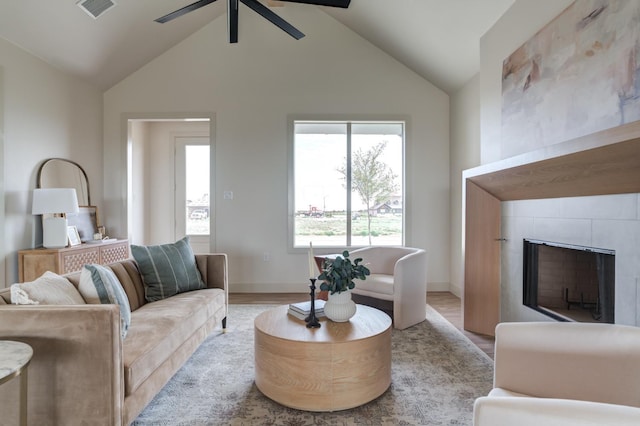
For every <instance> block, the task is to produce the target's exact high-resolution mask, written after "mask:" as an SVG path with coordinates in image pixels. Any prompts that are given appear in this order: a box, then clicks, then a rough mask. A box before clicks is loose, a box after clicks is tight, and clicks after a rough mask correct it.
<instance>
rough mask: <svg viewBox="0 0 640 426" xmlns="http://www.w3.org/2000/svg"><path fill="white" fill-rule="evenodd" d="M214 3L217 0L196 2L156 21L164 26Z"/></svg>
mask: <svg viewBox="0 0 640 426" xmlns="http://www.w3.org/2000/svg"><path fill="white" fill-rule="evenodd" d="M214 1H216V0H199V1H197V2H195V3H191V4H190V5H188V6H185V7H183V8H181V9H178V10H176V11H173V12H171V13H169V14H167V15H164V16H162V17H160V18H158V19H156V20H155V21H156V22H159V23H161V24H164V23H165V22H169V21H172V20H174V19H176V18H179V17H181V16H182V15H184V14H187V13H189V12H193V11H194V10H196V9H200V8H201V7H203V6H206V5H208V4H211V3H213V2H214Z"/></svg>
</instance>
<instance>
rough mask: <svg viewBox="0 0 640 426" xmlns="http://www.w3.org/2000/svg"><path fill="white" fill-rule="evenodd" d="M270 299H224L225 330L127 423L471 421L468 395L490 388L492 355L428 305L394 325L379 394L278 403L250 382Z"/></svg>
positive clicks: (293, 425) (291, 425) (297, 425)
mask: <svg viewBox="0 0 640 426" xmlns="http://www.w3.org/2000/svg"><path fill="white" fill-rule="evenodd" d="M271 307H272V306H267V305H230V306H229V317H228V318H229V319H228V329H227V332H226V333H224V334H223V333H222V332H221V331H215V332H214V333H213V334H212V335H211V336H209V337H208V338H207V339H206V340H205V342H203V344H202V345H201V346H200V347H199V348H198V350H197V351H196V352H195V353H194V355H193V356H192V357H191V358H190V359H189V360H188V361H187V362H186V363H185V365H184V366H183V367H182V368H181V369H180V370H179V371H178V372H177V373H176V375H175V376H174V377H173V378H172V379H171V380H170V381H169V383H168V384H167V385H166V386H165V387H164V388H163V389H162V390H161V391H160V393H158V395H156V397H155V398H154V399H153V401H151V403H150V404H149V405H148V406H147V407H146V408H145V410H144V411H143V412H142V413H141V414H140V416H139V417H138V418H137V419H136V421H135V422H134V423H133V425H135V426H147V425H153V426H157V425H166V426H209V425H237V426H245V425H286V426H307V425H338V426H343V425H344V426H346V425H369V426H375V425H471V423H472V413H473V401H474V400H475V399H476V398H477V397H479V396H483V395H486V394H487V393H488V392H489V390H491V385H492V379H493V362H492V360H491V359H490V358H489V357H488V356H487V355H486V354H485V353H484V352H482V351H481V350H480V349H478V348H477V347H476V346H475V345H474V344H473V343H471V341H469V340H468V339H467V337H465V336H464V335H463V334H462V333H460V332H459V331H458V330H457V329H456V328H455V327H454V326H453V325H451V324H450V323H449V322H448V321H447V320H445V319H444V318H443V317H442V316H441V315H440V314H439V313H437V312H436V311H435V310H434V309H433V308H431V307H430V306H429V307H428V310H427V320H426V321H424V322H422V323H420V324H418V325H415V326H413V327H410V328H408V329H406V330H401V331H400V330H395V329H394V330H393V332H392V370H391V386H390V387H389V389H388V390H387V391H386V392H385V393H384V394H383V395H382V396H380V397H379V398H377V399H376V400H374V401H372V402H370V403H368V404H366V405H363V406H361V407H358V408H354V409H350V410H344V411H337V412H332V413H312V412H304V411H298V410H294V409H290V408H286V407H283V406H281V405H279V404H277V403H275V402H273V401H271V400H270V399H268V398H266V397H265V396H263V395H262V394H261V393H260V391H259V390H258V389H257V388H256V386H255V383H254V367H253V366H254V363H253V356H254V355H253V319H254V318H255V317H256V316H257V315H258V314H259V313H261V312H263V311H264V310H266V309H270V308H271Z"/></svg>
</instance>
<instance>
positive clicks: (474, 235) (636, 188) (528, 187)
mask: <svg viewBox="0 0 640 426" xmlns="http://www.w3.org/2000/svg"><path fill="white" fill-rule="evenodd" d="M463 182H464V186H463V191H464V192H465V195H464V196H463V201H464V202H465V217H466V219H465V291H464V299H463V303H464V328H465V329H466V330H470V331H474V332H478V333H483V334H489V335H494V329H495V326H496V325H497V324H498V322H499V321H500V309H499V306H500V303H499V299H500V278H499V277H500V264H499V261H498V262H496V261H495V251H496V250H498V251H499V245H500V242H499V241H500V238H501V236H500V235H487V233H486V232H479V230H478V229H476V228H477V227H478V226H483V227H484V226H485V225H484V223H488V222H486V220H487V219H484V220H485V222H483V221H479V220H477V216H481V217H485V218H486V215H487V212H488V209H490V210H491V211H493V212H494V213H493V214H495V211H496V207H497V212H498V213H497V214H498V215H499V214H500V213H499V212H500V209H499V205H500V202H501V201H513V200H530V199H543V198H560V197H577V196H591V195H610V194H627V193H638V192H640V121H635V122H633V123H629V124H626V125H623V126H619V127H615V128H612V129H607V130H603V131H601V132H597V133H593V134H591V135H587V136H584V137H580V138H576V139H572V140H570V141H567V142H563V143H559V144H555V145H550V146H548V147H546V148H542V149H539V150H536V151H532V152H530V153H526V154H522V155H518V156H515V157H512V158H508V159H506V160H501V161H498V162H495V163H490V164H486V165H483V166H479V167H476V168H473V169H469V170H465V171H464V172H463ZM471 183H472V184H473V186H472V188H473V189H472V191H473V193H474V194H472V196H470V194H467V192H468V191H469V189H468V188H470V186H469V185H470V184H471ZM478 192H485V193H486V194H487V196H489V195H490V196H491V197H482V196H481V195H480V194H478ZM491 199H494V200H495V201H493V203H491V202H488V201H487V200H491ZM478 200H481V202H479V201H478ZM474 217H476V219H475V220H474V219H473V218H474ZM496 220H497V221H498V222H497V223H498V229H499V223H500V222H499V220H500V219H499V217H498V218H493V219H492V220H491V226H492V227H493V228H494V229H495V221H496ZM496 245H497V247H496ZM488 256H491V257H488ZM478 277H497V278H490V279H489V278H487V279H478ZM478 295H484V296H482V297H479V296H478ZM488 298H490V299H488ZM495 298H497V300H495ZM496 306H497V307H498V308H496ZM477 312H482V313H483V315H482V316H481V317H478V315H477Z"/></svg>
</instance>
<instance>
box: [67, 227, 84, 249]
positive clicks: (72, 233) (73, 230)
mask: <svg viewBox="0 0 640 426" xmlns="http://www.w3.org/2000/svg"><path fill="white" fill-rule="evenodd" d="M67 237H68V239H69V245H70V246H71V247H73V246H78V245H80V244H82V241H81V240H80V234H78V228H77V227H76V226H75V225H72V226H67Z"/></svg>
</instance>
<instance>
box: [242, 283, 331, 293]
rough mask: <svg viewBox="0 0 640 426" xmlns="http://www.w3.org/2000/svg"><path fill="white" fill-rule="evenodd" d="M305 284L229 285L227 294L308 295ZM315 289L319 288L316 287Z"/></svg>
mask: <svg viewBox="0 0 640 426" xmlns="http://www.w3.org/2000/svg"><path fill="white" fill-rule="evenodd" d="M310 284H311V282H309V281H308V282H307V283H306V285H305V283H303V282H301V283H289V284H283V283H231V284H229V293H309V285H310ZM316 287H319V285H318V286H316Z"/></svg>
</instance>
